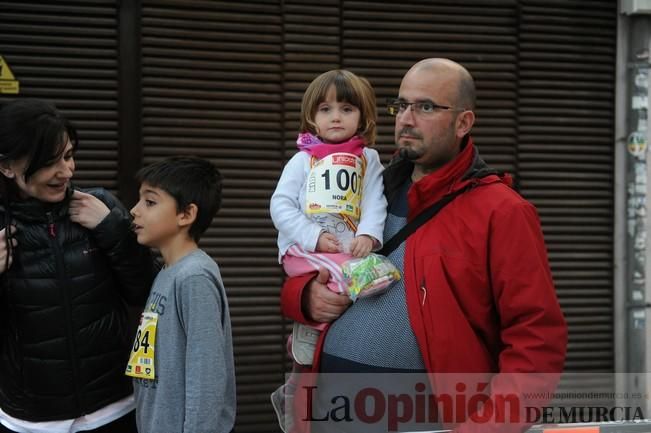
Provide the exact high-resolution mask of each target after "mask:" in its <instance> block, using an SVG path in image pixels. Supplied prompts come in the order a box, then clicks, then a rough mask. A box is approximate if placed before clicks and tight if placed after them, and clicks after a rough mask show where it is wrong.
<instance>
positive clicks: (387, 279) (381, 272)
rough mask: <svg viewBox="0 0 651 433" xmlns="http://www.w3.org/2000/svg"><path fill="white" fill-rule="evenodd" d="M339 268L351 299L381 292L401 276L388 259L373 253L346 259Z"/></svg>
mask: <svg viewBox="0 0 651 433" xmlns="http://www.w3.org/2000/svg"><path fill="white" fill-rule="evenodd" d="M341 270H342V272H343V275H344V280H345V281H346V285H347V286H348V296H350V299H352V300H353V301H355V300H356V299H357V298H359V297H361V296H369V295H374V294H377V293H381V292H383V291H384V290H386V288H387V287H389V285H391V283H393V282H394V281H398V280H399V279H400V278H401V277H400V271H399V270H398V269H397V268H396V267H395V266H394V265H393V263H391V261H390V260H389V259H387V258H386V257H384V256H381V255H379V254H373V253H371V254H369V255H368V256H366V257H362V258H359V259H357V258H356V259H351V260H347V261H346V262H344V264H343V265H342V266H341Z"/></svg>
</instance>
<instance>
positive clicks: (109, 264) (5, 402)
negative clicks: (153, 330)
mask: <svg viewBox="0 0 651 433" xmlns="http://www.w3.org/2000/svg"><path fill="white" fill-rule="evenodd" d="M85 192H87V193H90V194H92V195H94V196H96V197H98V198H99V199H100V200H101V201H102V202H104V203H105V204H106V205H107V206H108V208H109V209H110V213H109V215H108V216H107V217H106V218H105V219H104V220H103V221H102V222H101V223H100V224H99V225H98V226H97V227H96V228H95V229H93V230H88V229H85V228H84V227H82V226H80V225H79V224H76V223H73V222H72V221H70V218H69V215H68V205H69V202H70V195H71V191H69V192H68V194H67V197H66V199H65V200H63V201H62V202H60V203H54V204H48V203H43V202H40V201H37V200H33V199H31V200H27V201H24V202H15V203H12V204H11V208H10V218H12V220H13V221H14V223H15V225H16V227H17V231H16V234H15V235H14V237H15V238H16V240H17V241H18V246H17V247H16V248H15V250H14V252H13V264H12V265H11V267H10V269H9V271H8V272H5V275H3V278H2V280H1V281H2V284H1V286H0V294H1V296H0V407H2V409H3V410H4V411H5V412H6V413H8V414H9V415H11V416H14V417H16V418H20V419H23V420H28V421H51V420H58V419H69V418H77V417H79V416H81V415H83V414H87V413H91V412H93V411H96V410H98V409H100V408H102V407H104V406H106V405H108V404H110V403H112V402H115V401H117V400H119V399H121V398H123V397H126V396H127V395H129V394H130V393H131V392H132V391H131V382H130V379H129V378H127V377H126V376H125V375H124V368H125V365H126V362H127V360H128V356H129V349H130V346H131V341H129V335H130V332H131V330H130V329H128V324H127V322H128V321H127V308H126V303H128V304H131V305H134V306H142V305H144V302H145V300H146V299H147V295H148V293H149V289H150V287H151V284H152V281H153V278H154V276H155V273H156V270H157V267H156V266H155V265H154V261H153V257H152V255H151V253H150V251H149V249H148V248H145V247H142V246H140V245H138V243H137V242H136V239H135V236H134V234H133V233H132V231H131V228H130V225H131V219H130V216H129V214H128V212H127V210H126V209H125V208H124V207H123V206H122V205H121V204H120V203H119V202H118V201H117V200H116V199H115V198H114V197H113V196H112V195H111V194H110V193H109V192H107V191H105V190H103V189H99V188H98V189H92V190H86V191H85ZM5 212H6V209H5V208H4V207H0V218H1V219H0V221H5V218H4V214H5Z"/></svg>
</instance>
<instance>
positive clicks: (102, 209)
mask: <svg viewBox="0 0 651 433" xmlns="http://www.w3.org/2000/svg"><path fill="white" fill-rule="evenodd" d="M110 212H111V211H110V210H109V208H108V207H106V205H105V204H104V203H103V202H102V201H101V200H100V199H98V198H97V197H95V196H94V195H90V194H86V193H84V192H81V191H76V190H75V191H74V192H73V193H72V200H70V209H69V210H68V213H69V214H70V221H72V222H75V223H77V224H79V225H81V226H83V227H86V228H87V229H89V230H93V229H94V228H95V227H97V225H98V224H99V223H101V222H102V220H103V219H104V218H106V216H107V215H108V214H109V213H110Z"/></svg>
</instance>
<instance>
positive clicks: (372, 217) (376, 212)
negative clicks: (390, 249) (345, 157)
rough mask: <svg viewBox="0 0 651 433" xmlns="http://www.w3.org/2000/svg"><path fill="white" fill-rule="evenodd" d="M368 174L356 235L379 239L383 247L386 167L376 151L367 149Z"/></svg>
mask: <svg viewBox="0 0 651 433" xmlns="http://www.w3.org/2000/svg"><path fill="white" fill-rule="evenodd" d="M364 156H365V157H366V173H365V174H364V182H363V188H362V204H361V206H362V214H361V217H360V220H359V225H358V226H357V233H356V235H357V236H359V235H369V236H372V237H373V238H375V239H377V240H378V241H379V242H380V245H379V246H377V248H375V249H379V248H381V247H382V244H383V243H384V239H383V232H384V221H385V220H386V218H387V199H386V197H385V196H384V184H383V182H382V172H383V171H384V167H383V166H382V163H381V162H380V155H379V154H378V153H377V151H376V150H375V149H370V148H368V147H367V148H365V149H364Z"/></svg>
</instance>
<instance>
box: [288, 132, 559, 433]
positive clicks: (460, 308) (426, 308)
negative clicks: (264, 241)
mask: <svg viewBox="0 0 651 433" xmlns="http://www.w3.org/2000/svg"><path fill="white" fill-rule="evenodd" d="M411 167H413V166H411V164H410V163H408V162H404V161H403V163H402V167H400V165H399V164H396V165H393V164H392V165H390V166H389V167H387V169H386V172H385V185H386V187H385V193H386V194H387V196H388V199H389V203H391V200H392V192H393V186H397V185H400V184H402V183H403V182H404V181H405V180H406V179H405V176H408V175H410V174H411ZM486 172H487V167H486V166H485V164H483V162H482V161H481V160H480V159H479V157H478V155H477V153H476V151H475V148H474V146H473V144H472V141H471V140H469V141H468V143H467V145H466V146H465V148H464V149H463V151H462V152H461V153H460V154H459V155H458V157H457V158H456V159H455V160H454V161H452V162H450V163H448V164H447V165H445V166H444V167H442V168H441V169H439V170H437V171H435V172H433V173H431V174H429V175H427V176H425V177H424V178H422V179H420V180H419V181H418V182H415V183H414V184H412V185H411V187H410V189H409V191H408V196H407V199H408V205H409V215H408V219H412V218H413V217H414V216H415V215H417V214H418V213H420V212H421V211H422V210H423V209H425V208H427V207H428V206H430V205H431V204H433V203H435V202H436V201H438V200H439V199H440V198H441V197H442V196H443V195H445V194H446V193H448V192H451V191H454V190H456V189H458V188H462V187H464V186H465V185H467V184H468V183H469V182H471V183H473V184H474V187H473V188H472V189H470V190H469V191H467V192H464V193H462V194H461V195H460V196H458V197H457V198H456V199H454V200H453V201H452V202H451V203H450V204H448V205H447V206H446V207H445V208H443V210H441V212H440V213H439V214H437V215H436V216H434V217H433V218H432V219H431V220H430V221H428V222H427V223H425V224H424V225H423V226H421V227H420V228H419V229H418V231H417V232H416V233H414V234H413V235H412V236H410V237H409V238H408V239H407V241H406V242H407V243H406V251H405V262H404V263H405V266H404V270H403V273H404V280H405V287H406V300H407V309H408V314H409V320H410V323H411V327H412V329H413V331H414V334H415V335H416V339H417V341H418V345H419V347H420V350H421V353H422V356H423V361H424V363H425V366H426V368H427V371H428V372H431V373H488V374H490V375H491V376H493V377H492V379H491V380H490V382H491V385H490V388H489V389H490V392H491V393H492V394H493V395H496V394H500V393H504V394H508V393H511V392H514V390H520V391H522V390H523V388H529V390H537V391H540V390H544V391H552V390H553V389H554V388H555V386H556V382H555V381H554V380H546V381H543V383H540V381H534V380H530V381H529V382H528V383H524V382H526V381H527V380H528V379H522V378H523V377H525V375H508V374H505V375H501V376H500V375H494V373H536V372H537V373H560V372H561V371H562V369H563V364H564V361H565V351H566V343H567V326H566V323H565V320H564V318H563V314H562V312H561V310H560V307H559V304H558V300H557V298H556V293H555V290H554V285H553V282H552V277H551V273H550V269H549V264H548V261H547V252H546V248H545V244H544V240H543V236H542V232H541V228H540V222H539V218H538V215H537V212H536V210H535V208H534V207H533V205H531V204H530V203H528V202H527V201H526V200H524V199H523V198H522V197H521V196H520V195H518V194H517V193H516V192H515V191H514V190H513V189H511V188H510V185H507V184H505V183H504V181H503V180H502V179H501V178H500V177H499V176H497V175H496V174H489V175H486ZM507 183H508V181H507ZM312 277H313V275H311V276H305V277H298V278H294V279H288V280H287V281H286V283H285V285H284V287H283V290H282V293H281V306H282V309H283V313H284V314H285V315H286V316H288V317H290V318H292V319H294V320H297V321H299V322H303V323H310V321H309V320H306V318H305V317H304V315H303V313H302V311H301V303H300V299H301V295H302V289H303V287H304V286H305V285H306V284H307V282H308V281H309V280H310V279H311V278H312ZM325 334H326V333H325V332H324V333H322V336H321V342H320V345H319V347H317V352H318V353H317V354H315V359H316V361H315V365H314V369H315V371H316V369H318V355H319V354H320V352H321V347H322V346H321V345H322V343H323V340H324V336H325ZM552 376H553V375H552ZM445 380H447V379H444V378H441V380H440V381H439V380H438V379H437V377H436V376H433V378H432V382H433V385H434V389H436V390H437V392H440V390H442V389H447V388H448V386H449V385H450V384H446V383H443V382H444V381H445ZM534 382H535V384H534ZM493 427H494V430H491V428H490V427H489V426H487V425H481V426H479V427H477V426H472V425H470V424H466V425H462V426H461V427H459V429H458V431H459V432H470V431H481V432H482V433H484V432H489V431H500V432H504V431H507V430H509V429H508V428H505V426H504V425H501V426H499V425H495V426H493ZM522 429H523V427H519V428H517V429H515V428H514V429H513V431H520V430H522Z"/></svg>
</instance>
